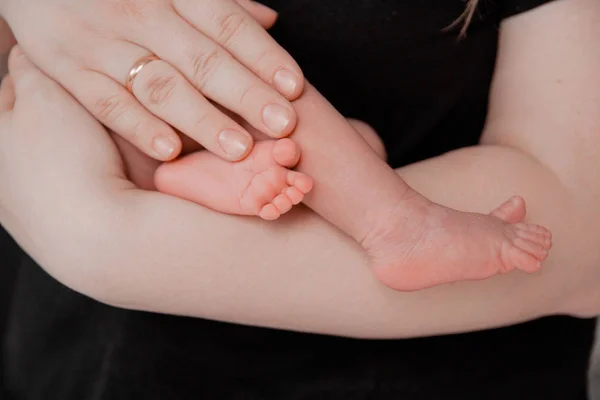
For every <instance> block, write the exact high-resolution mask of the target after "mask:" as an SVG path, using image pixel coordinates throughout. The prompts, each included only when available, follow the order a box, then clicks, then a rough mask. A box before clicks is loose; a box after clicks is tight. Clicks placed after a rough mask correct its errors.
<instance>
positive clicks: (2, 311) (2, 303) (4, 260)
mask: <svg viewBox="0 0 600 400" xmlns="http://www.w3.org/2000/svg"><path fill="white" fill-rule="evenodd" d="M22 254H23V253H22V252H21V250H20V249H19V247H18V246H17V245H16V244H15V242H14V241H13V240H12V238H11V237H10V236H9V235H8V234H7V233H6V231H5V230H4V229H2V227H0V399H2V398H5V397H4V396H3V387H4V385H3V376H4V365H3V364H4V363H3V362H2V361H3V359H4V346H3V343H4V332H5V327H6V319H7V317H8V305H9V298H10V295H11V293H12V287H13V281H14V279H15V275H16V272H17V264H18V263H19V260H20V259H21V257H22Z"/></svg>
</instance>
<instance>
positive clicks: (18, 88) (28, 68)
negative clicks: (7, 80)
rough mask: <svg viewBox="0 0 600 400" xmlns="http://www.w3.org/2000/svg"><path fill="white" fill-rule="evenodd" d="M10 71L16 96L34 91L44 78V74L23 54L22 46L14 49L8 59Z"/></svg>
mask: <svg viewBox="0 0 600 400" xmlns="http://www.w3.org/2000/svg"><path fill="white" fill-rule="evenodd" d="M8 71H9V73H10V76H11V77H12V78H13V82H14V89H15V94H16V96H17V97H19V94H24V93H23V92H24V91H29V90H30V89H34V85H36V81H38V82H39V81H40V80H41V79H42V78H43V75H42V73H41V72H40V71H39V70H38V69H37V68H36V67H35V66H34V65H33V63H32V62H31V61H30V60H29V58H28V57H27V56H26V55H25V53H24V52H23V49H22V48H21V46H19V45H16V46H14V47H13V48H12V50H11V52H10V55H9V57H8Z"/></svg>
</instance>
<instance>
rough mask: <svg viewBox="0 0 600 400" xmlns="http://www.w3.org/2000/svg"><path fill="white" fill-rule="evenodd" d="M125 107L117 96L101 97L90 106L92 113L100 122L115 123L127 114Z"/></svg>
mask: <svg viewBox="0 0 600 400" xmlns="http://www.w3.org/2000/svg"><path fill="white" fill-rule="evenodd" d="M127 109H128V107H127V105H126V104H125V101H123V99H122V98H121V96H119V95H113V96H107V97H101V98H100V99H97V100H96V101H95V102H94V104H93V106H92V113H93V114H94V115H95V116H96V117H97V118H98V119H99V120H101V121H105V122H106V121H115V120H119V119H121V118H122V117H123V116H124V115H125V114H126V113H127Z"/></svg>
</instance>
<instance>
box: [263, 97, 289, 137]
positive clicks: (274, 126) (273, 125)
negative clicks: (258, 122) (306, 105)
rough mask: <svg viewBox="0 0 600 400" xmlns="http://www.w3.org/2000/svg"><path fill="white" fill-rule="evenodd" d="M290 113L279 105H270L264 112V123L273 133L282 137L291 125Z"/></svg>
mask: <svg viewBox="0 0 600 400" xmlns="http://www.w3.org/2000/svg"><path fill="white" fill-rule="evenodd" d="M290 114H291V113H290V111H289V110H288V109H287V108H285V107H283V106H280V105H279V104H270V105H268V106H266V107H265V109H264V110H263V115H262V116H263V122H264V124H265V125H266V126H267V128H269V129H270V130H271V133H273V134H275V135H277V136H281V135H283V134H284V133H285V131H286V129H287V127H288V126H289V124H290V120H291V115H290Z"/></svg>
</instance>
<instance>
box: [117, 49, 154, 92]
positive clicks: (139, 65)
mask: <svg viewBox="0 0 600 400" xmlns="http://www.w3.org/2000/svg"><path fill="white" fill-rule="evenodd" d="M158 60H160V58H158V57H156V56H155V55H151V56H146V57H143V58H140V59H139V60H138V61H137V62H136V63H135V64H133V67H131V69H130V70H129V74H128V75H127V81H126V82H125V87H126V88H127V90H129V92H130V93H133V81H134V80H135V77H136V76H137V75H138V74H139V73H140V71H141V70H142V69H144V67H145V66H146V65H148V64H150V63H151V62H152V61H158Z"/></svg>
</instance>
